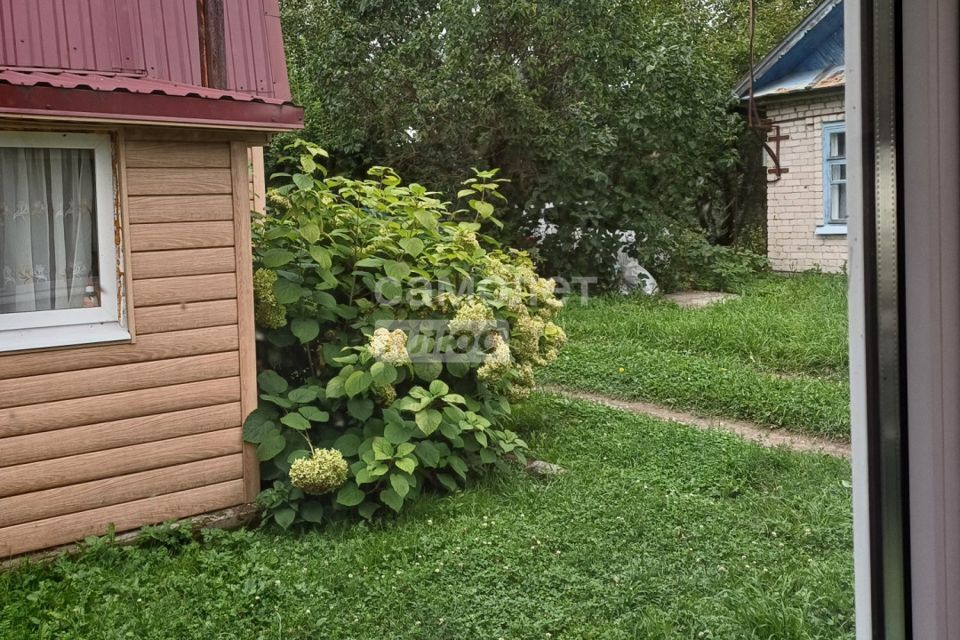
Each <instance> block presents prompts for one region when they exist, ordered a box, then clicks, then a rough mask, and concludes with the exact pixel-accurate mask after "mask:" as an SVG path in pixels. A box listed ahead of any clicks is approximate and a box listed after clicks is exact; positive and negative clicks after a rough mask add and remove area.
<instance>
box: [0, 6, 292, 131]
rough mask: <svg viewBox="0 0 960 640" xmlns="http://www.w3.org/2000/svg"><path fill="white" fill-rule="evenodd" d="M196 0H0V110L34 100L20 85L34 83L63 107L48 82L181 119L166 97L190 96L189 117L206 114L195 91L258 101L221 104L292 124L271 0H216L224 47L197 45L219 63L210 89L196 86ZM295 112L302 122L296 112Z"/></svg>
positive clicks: (199, 35) (200, 76) (200, 34)
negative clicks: (194, 109) (146, 100)
mask: <svg viewBox="0 0 960 640" xmlns="http://www.w3.org/2000/svg"><path fill="white" fill-rule="evenodd" d="M204 1H206V0H199V1H198V0H162V1H159V0H2V2H0V91H2V92H3V95H2V96H0V101H2V102H3V104H4V109H3V111H4V112H6V113H17V111H16V109H15V106H16V105H15V104H14V99H15V98H16V99H25V100H27V102H28V103H29V105H30V109H32V110H36V109H37V108H42V107H41V106H38V105H39V103H37V102H36V98H35V97H34V96H32V95H30V93H29V92H28V91H27V89H35V90H37V91H39V90H40V88H43V91H41V92H42V93H43V94H44V95H45V96H47V97H49V98H51V99H53V100H54V103H55V104H51V105H50V106H49V108H48V109H47V111H46V113H63V114H68V113H71V112H72V111H73V110H72V109H71V106H70V104H69V102H67V101H66V100H65V99H63V98H61V97H58V96H57V95H56V93H55V91H54V90H59V91H62V92H67V91H78V90H79V91H90V92H97V93H104V92H111V93H117V92H123V93H125V94H129V95H128V96H127V97H126V98H124V99H123V100H122V102H123V103H124V104H126V105H127V106H128V108H129V109H139V108H141V107H142V108H144V109H146V111H147V112H151V113H155V112H157V109H159V110H160V111H159V112H160V113H168V114H169V115H171V116H173V115H176V118H177V119H178V121H180V120H179V119H181V118H183V119H189V115H190V114H189V113H182V111H183V109H180V108H175V107H174V106H173V105H172V103H171V102H170V100H172V99H173V98H181V99H186V98H190V99H191V100H188V101H187V102H185V103H184V107H186V106H187V105H189V104H192V105H199V108H200V112H201V113H200V114H198V116H197V117H196V118H194V119H193V121H199V120H206V119H207V117H208V116H209V115H210V114H209V112H208V110H207V109H206V107H204V106H203V105H204V104H206V103H205V102H203V101H211V100H217V101H233V102H236V103H247V104H258V105H260V106H259V107H258V108H256V109H253V110H248V111H247V114H246V115H244V114H242V113H240V112H238V111H237V108H236V107H231V108H230V109H229V110H230V111H231V113H232V114H233V115H234V116H237V117H239V118H240V119H239V120H233V121H232V122H241V123H243V122H247V120H249V119H251V118H254V117H260V118H263V117H265V118H267V120H266V121H264V122H261V123H260V124H262V125H266V126H272V125H273V124H277V125H278V126H279V127H280V128H289V127H290V126H292V124H293V122H292V121H291V120H290V114H292V113H294V111H296V110H297V109H296V108H294V107H293V106H292V105H291V104H290V100H291V96H290V86H289V81H288V78H287V70H286V60H285V58H284V53H283V37H282V34H281V32H280V12H279V3H278V0H223V2H222V11H223V24H222V29H223V33H222V42H223V48H222V49H221V50H222V51H223V52H224V53H225V55H224V56H223V57H222V58H220V57H218V55H219V54H217V53H215V51H216V49H215V48H211V49H206V51H207V56H213V57H212V58H210V59H208V61H207V63H208V64H210V60H213V61H219V62H220V63H221V64H222V65H223V68H224V73H223V76H224V77H223V79H222V80H221V79H220V78H219V76H218V80H217V81H216V82H210V83H209V84H216V86H217V87H220V88H216V89H214V88H210V87H205V86H203V85H204V83H205V73H206V71H205V69H206V67H205V66H204V54H203V49H204V47H206V45H204V42H205V41H206V39H205V35H204V34H205V33H207V31H205V29H204V28H203V20H204V19H206V20H209V16H208V17H207V18H203V15H204V13H205V10H204V9H203V7H204V4H203V3H204ZM211 24H214V25H216V24H218V23H208V24H207V28H208V29H209V28H210V25H211ZM211 52H214V53H211ZM221 88H222V89H221ZM136 96H153V97H163V98H164V99H163V100H153V101H152V102H151V104H150V105H149V106H145V105H144V104H142V103H141V102H138V101H136V100H133V98H134V97H136ZM84 99H85V100H86V103H85V104H86V108H87V109H92V108H93V106H94V103H95V102H96V103H97V104H102V105H105V106H106V107H110V106H111V105H109V104H107V103H105V102H103V101H100V102H97V100H96V99H95V98H93V97H92V96H87V97H86V98H84ZM197 101H200V102H197ZM161 104H162V108H161V107H160V106H158V105H161ZM267 107H275V109H273V111H270V110H269V109H267ZM280 107H282V109H281V108H280ZM24 108H27V105H26V104H25V105H24ZM108 111H109V112H110V113H109V115H110V116H111V117H119V116H123V115H128V116H130V117H131V118H134V119H144V113H141V112H138V111H131V112H130V113H128V114H118V113H116V112H115V109H108ZM84 113H85V114H86V115H87V116H91V117H92V116H94V115H95V114H94V113H93V112H91V111H86V112H84ZM254 114H256V115H255V116H254ZM105 115H107V114H105ZM201 116H202V117H201ZM183 121H186V120H183ZM212 121H213V122H215V118H213V119H212ZM297 122H298V123H299V125H302V112H301V116H300V118H299V120H298V121H297Z"/></svg>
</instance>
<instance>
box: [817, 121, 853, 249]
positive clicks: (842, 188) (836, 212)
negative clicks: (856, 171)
mask: <svg viewBox="0 0 960 640" xmlns="http://www.w3.org/2000/svg"><path fill="white" fill-rule="evenodd" d="M846 232H847V130H846V123H844V122H826V123H824V125H823V224H822V225H821V226H818V227H817V234H819V235H831V234H845V233H846Z"/></svg>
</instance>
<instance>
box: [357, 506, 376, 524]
mask: <svg viewBox="0 0 960 640" xmlns="http://www.w3.org/2000/svg"><path fill="white" fill-rule="evenodd" d="M379 508H380V505H378V504H377V503H375V502H365V503H363V504H362V505H360V506H359V507H357V513H359V514H360V517H362V518H363V519H364V520H370V519H371V518H373V514H375V513H376V512H377V509H379Z"/></svg>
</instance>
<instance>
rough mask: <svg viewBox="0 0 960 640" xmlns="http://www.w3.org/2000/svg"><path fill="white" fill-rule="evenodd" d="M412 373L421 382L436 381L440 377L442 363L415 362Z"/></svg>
mask: <svg viewBox="0 0 960 640" xmlns="http://www.w3.org/2000/svg"><path fill="white" fill-rule="evenodd" d="M413 372H414V373H415V374H416V376H417V377H418V378H420V379H421V380H426V381H427V382H429V381H430V380H436V379H437V378H439V377H440V374H441V373H443V363H442V362H415V363H414V365H413Z"/></svg>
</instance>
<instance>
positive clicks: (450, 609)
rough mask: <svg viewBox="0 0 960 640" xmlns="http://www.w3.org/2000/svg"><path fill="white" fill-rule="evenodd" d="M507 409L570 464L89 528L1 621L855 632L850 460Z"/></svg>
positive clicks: (65, 632)
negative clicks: (327, 507)
mask: <svg viewBox="0 0 960 640" xmlns="http://www.w3.org/2000/svg"><path fill="white" fill-rule="evenodd" d="M764 286H765V285H760V286H759V289H758V290H759V291H760V292H763V291H767V292H768V293H769V292H770V289H765V288H764ZM803 287H809V290H810V291H811V292H816V291H818V290H820V289H819V285H817V286H815V285H813V284H810V283H803ZM816 297H817V296H816V295H813V293H811V298H816ZM828 299H829V296H828ZM605 304H608V305H609V303H605ZM651 308H652V309H654V310H655V311H656V313H658V314H662V315H663V316H664V317H669V314H670V310H669V309H665V308H660V307H658V306H652V307H651ZM731 309H732V308H731ZM577 313H596V311H594V310H591V311H589V312H587V311H584V312H575V313H572V314H571V315H570V316H569V319H577V320H576V322H573V321H571V322H570V323H569V325H568V326H571V329H572V330H573V331H572V332H573V333H575V334H576V333H579V332H580V331H581V328H578V327H580V326H581V325H578V324H577V323H578V322H587V318H586V317H583V316H578V315H577ZM710 313H716V312H710ZM725 313H733V311H726V312H725ZM743 313H745V314H747V313H749V312H748V311H747V310H744V311H743ZM578 318H579V319H578ZM771 324H775V323H773V322H771ZM653 325H656V323H653ZM636 326H639V325H636ZM624 330H626V329H624ZM740 330H742V329H740ZM663 331H666V329H663ZM704 331H706V330H705V329H704ZM754 339H759V338H757V337H756V336H754ZM676 340H677V341H678V343H679V342H680V338H679V337H677V338H676ZM716 342H717V343H719V344H728V345H731V346H730V347H728V349H729V351H730V354H729V356H728V357H729V362H731V363H733V362H738V363H743V366H746V363H747V362H748V360H747V359H746V358H745V356H744V355H743V354H742V353H738V350H737V348H736V347H735V346H733V342H731V340H730V338H728V337H726V336H718V337H717V338H716ZM689 344H690V350H691V351H694V350H695V349H694V348H693V347H694V346H695V345H696V344H697V341H696V340H692V341H691V342H690V343H689ZM678 348H679V346H678ZM574 349H578V347H574ZM817 349H818V347H816V345H810V351H809V355H810V358H809V362H808V366H810V367H814V366H816V367H820V368H829V367H831V366H835V367H839V366H841V364H842V363H839V362H837V361H835V360H831V358H830V357H824V358H821V357H820V356H818V355H816V353H817ZM820 349H821V351H822V352H823V353H824V354H826V353H827V352H828V351H829V350H828V349H826V348H825V346H823V347H820ZM761 355H762V354H761ZM766 355H767V356H769V355H770V353H769V352H767V353H766ZM782 358H783V360H782V362H783V363H787V362H789V361H790V356H789V354H788V353H786V352H784V353H783V356H782ZM621 362H622V361H621ZM766 362H767V364H768V365H769V366H771V367H772V366H773V365H772V361H771V360H770V359H768V360H767V361H766ZM626 364H628V365H629V362H628V363H626ZM760 366H761V365H756V366H753V367H750V369H749V370H751V371H759V367H760ZM597 375H599V372H597ZM758 375H759V374H758ZM604 390H606V388H604ZM516 421H517V425H518V427H519V428H520V429H521V430H522V431H523V432H524V434H525V436H526V437H527V438H528V440H529V441H530V443H531V446H532V447H533V449H534V450H535V451H536V453H537V455H538V457H541V458H543V459H546V460H551V461H555V462H557V463H559V464H561V465H563V466H564V467H566V468H567V469H568V470H569V472H568V473H567V474H566V475H564V476H561V477H560V478H558V479H555V480H552V481H538V480H533V479H531V478H529V477H527V476H526V475H525V474H523V473H520V472H505V473H499V474H495V475H492V476H491V477H489V478H488V479H486V480H485V481H483V482H481V483H480V484H479V485H478V486H475V487H473V488H472V489H471V490H469V491H467V492H465V493H462V494H458V495H455V496H452V497H446V498H440V497H435V496H434V497H429V496H428V497H424V498H422V499H420V500H419V502H417V503H416V504H415V505H413V508H412V509H411V510H410V512H408V513H405V514H404V515H403V516H402V517H400V518H399V519H398V520H397V521H395V522H390V523H387V524H382V525H375V526H362V525H361V526H356V525H355V526H344V527H342V528H338V527H331V528H328V529H326V530H322V531H312V532H307V533H305V534H301V533H289V534H278V533H272V532H267V531H259V530H257V531H237V532H222V531H212V532H209V533H208V534H207V536H206V540H205V541H204V542H202V543H190V544H185V545H171V546H169V547H168V546H162V545H155V546H138V547H117V546H113V545H97V546H95V547H94V548H93V549H92V550H90V551H88V552H86V553H84V554H81V555H80V556H78V557H63V558H61V559H59V560H58V561H56V562H54V563H52V564H49V565H37V566H29V567H24V568H21V569H18V570H15V571H13V572H8V573H5V574H0V594H2V595H0V637H2V638H4V639H8V638H9V639H11V640H14V639H20V638H30V639H31V640H33V639H37V638H40V639H43V638H51V639H52V638H56V639H57V640H70V639H83V640H88V639H91V638H97V639H113V638H138V639H144V638H164V639H168V638H177V639H178V640H180V639H183V640H185V639H192V638H201V639H204V640H213V639H221V638H222V639H226V638H230V639H233V638H244V639H255V638H265V639H267V638H277V639H280V638H283V639H298V638H304V639H307V638H310V639H314V638H331V639H332V638H356V639H363V640H370V639H380V638H385V639H386V638H389V639H393V638H416V639H418V640H420V639H436V640H441V639H442V640H448V639H456V640H462V639H473V638H476V639H491V638H492V639H496V638H511V639H513V638H539V639H546V638H554V639H559V638H570V639H577V640H579V639H585V638H606V639H621V638H622V639H624V640H626V639H634V638H657V639H661V638H684V639H694V638H736V639H738V640H744V639H752V638H756V639H761V638H763V639H776V640H789V639H793V638H824V639H829V640H836V639H838V638H849V637H852V634H853V595H852V557H851V547H852V542H851V522H850V490H849V482H848V480H849V475H850V469H849V465H848V464H847V463H846V462H844V461H842V460H838V459H833V458H829V457H826V456H819V455H809V454H795V453H790V452H786V451H781V450H767V449H762V448H760V447H759V446H756V445H753V444H749V443H745V442H743V441H740V440H738V439H736V438H734V437H733V436H730V435H727V434H725V433H719V432H702V431H697V430H695V429H692V428H687V427H681V426H677V425H672V424H666V423H661V422H657V421H654V420H650V419H646V418H643V417H638V416H633V415H630V414H626V413H623V412H619V411H615V410H612V409H607V408H603V407H599V406H596V405H593V404H589V403H584V402H574V401H568V400H563V399H558V398H556V397H550V396H535V397H534V398H533V400H532V401H531V402H529V403H527V405H526V406H524V407H523V408H522V409H520V410H519V412H518V415H517V418H516Z"/></svg>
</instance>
